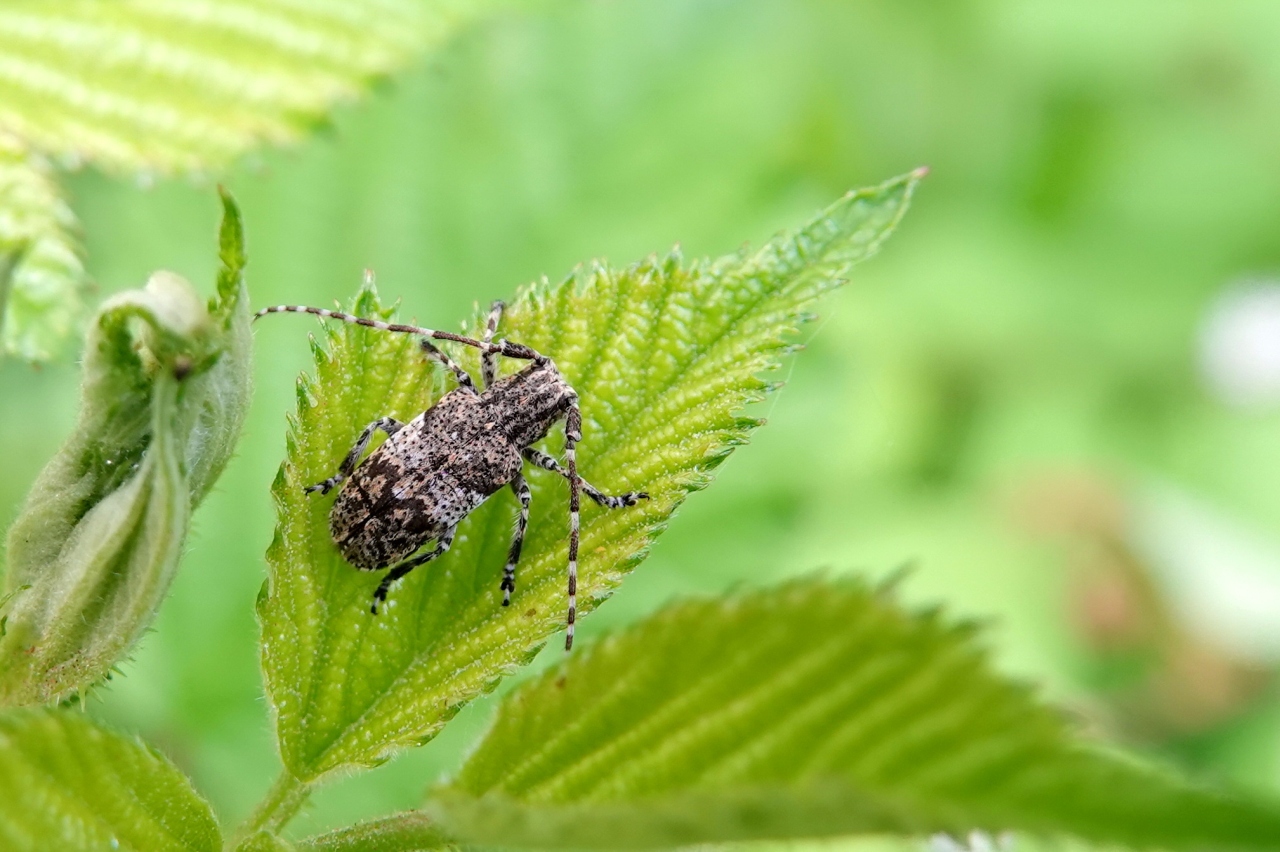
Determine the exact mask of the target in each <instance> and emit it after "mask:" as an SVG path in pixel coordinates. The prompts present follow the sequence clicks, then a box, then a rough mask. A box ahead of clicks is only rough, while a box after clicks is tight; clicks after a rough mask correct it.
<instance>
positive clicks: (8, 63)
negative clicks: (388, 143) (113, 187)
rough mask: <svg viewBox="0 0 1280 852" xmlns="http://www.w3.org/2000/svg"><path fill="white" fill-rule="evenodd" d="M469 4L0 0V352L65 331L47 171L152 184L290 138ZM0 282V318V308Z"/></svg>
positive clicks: (77, 292) (37, 356) (60, 245)
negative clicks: (98, 172) (85, 171)
mask: <svg viewBox="0 0 1280 852" xmlns="http://www.w3.org/2000/svg"><path fill="white" fill-rule="evenodd" d="M479 6H480V4H479V3H478V2H476V0H306V2H299V0H181V2H175V0H112V2H101V0H60V2H55V0H7V2H5V3H3V4H0V93H2V95H0V257H2V256H3V255H4V254H5V253H7V252H9V251H11V250H12V248H13V247H14V246H18V247H22V246H25V247H26V250H25V254H24V256H23V258H22V260H21V263H20V264H19V266H18V268H17V270H16V272H15V274H14V276H13V281H12V284H11V286H10V287H9V288H8V289H9V291H10V292H9V294H8V295H9V301H10V305H9V308H8V310H7V317H5V320H4V324H3V327H2V328H0V350H4V351H8V352H10V353H13V354H15V355H17V356H19V357H22V358H26V359H29V360H45V359H48V358H51V357H53V356H55V355H56V354H58V353H59V352H60V351H61V349H62V347H63V345H64V343H65V342H66V341H67V340H68V339H69V338H71V337H73V336H74V335H75V333H76V332H77V331H78V330H79V328H80V320H81V317H82V312H83V310H84V291H85V289H86V281H85V276H84V270H83V266H82V262H81V248H80V244H79V238H78V226H77V223H76V220H75V217H74V215H73V214H72V213H71V211H70V209H69V208H68V206H67V204H66V202H65V201H64V200H63V198H62V196H61V193H60V192H59V190H58V189H57V187H56V184H55V183H54V181H53V177H52V169H51V167H50V164H54V165H57V166H60V167H63V168H77V167H79V166H80V165H82V164H86V163H90V164H93V165H96V166H98V167H99V168H102V169H105V170H107V171H109V172H113V173H126V174H136V175H137V176H138V177H139V179H140V180H142V181H143V182H144V183H145V182H149V181H150V180H151V179H152V178H153V177H154V176H157V175H169V174H175V173H189V174H196V173H204V172H208V171H214V170H218V169H220V168H222V167H224V166H226V165H228V164H229V163H231V162H232V161H233V160H234V159H235V158H237V157H239V156H240V155H242V154H244V153H246V152H248V151H251V150H253V149H254V148H256V147H258V146H260V145H282V144H290V143H293V142H296V141H297V140H298V139H299V138H301V136H302V135H303V134H304V133H305V132H307V131H308V130H310V129H312V128H314V127H315V126H316V125H318V124H320V123H322V122H323V121H324V120H325V116H326V115H327V113H328V112H329V111H330V110H332V108H333V107H334V106H335V105H336V104H338V103H341V102H344V101H352V100H354V99H355V98H356V97H357V96H358V95H360V94H361V93H362V92H363V91H364V89H365V88H366V87H367V86H368V85H369V83H370V82H372V81H374V80H376V79H378V78H380V77H383V76H385V75H388V74H390V73H392V72H394V71H396V70H398V69H400V68H402V67H404V66H405V65H407V64H408V63H409V62H410V61H411V60H412V59H413V58H414V57H416V56H418V55H419V54H421V53H422V52H423V51H424V50H426V49H428V48H430V47H433V46H435V45H437V44H439V43H441V42H442V41H443V40H444V39H445V38H447V37H448V36H449V35H450V34H451V33H452V32H453V31H454V30H456V29H457V28H458V26H459V25H460V24H462V23H463V22H464V21H465V20H466V19H467V18H468V17H470V16H471V15H472V14H473V13H474V11H475V10H476V9H477V8H479ZM5 289H6V288H5V287H4V286H3V285H0V316H3V315H4V314H5V313H6V311H5V309H4V303H5V299H4V296H5Z"/></svg>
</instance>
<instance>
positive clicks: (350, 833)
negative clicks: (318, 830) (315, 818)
mask: <svg viewBox="0 0 1280 852" xmlns="http://www.w3.org/2000/svg"><path fill="white" fill-rule="evenodd" d="M448 848H455V845H454V843H453V841H451V840H450V839H449V838H447V837H446V836H445V835H444V834H442V833H441V831H440V829H439V827H438V826H437V825H436V824H435V823H434V822H432V821H431V820H429V819H428V818H427V816H426V815H425V814H423V813H419V812H417V811H409V812H407V813H400V814H394V815H392V816H389V817H383V818H382V819H376V820H370V821H369V822H362V823H360V824H358V825H353V826H351V827H350V828H343V829H339V830H337V831H331V832H329V833H328V834H321V835H319V836H317V837H312V838H310V839H308V840H304V841H301V842H300V843H298V844H297V849H298V852H427V850H431V849H448Z"/></svg>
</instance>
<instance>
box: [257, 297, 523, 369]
mask: <svg viewBox="0 0 1280 852" xmlns="http://www.w3.org/2000/svg"><path fill="white" fill-rule="evenodd" d="M267 314H315V315H316V316H318V317H323V318H324V319H336V320H341V321H342V322H350V323H355V324H356V325H363V326H365V327H367V328H376V329H378V330H379V331H395V332H400V333H401V334H414V335H417V336H419V337H430V338H432V339H434V340H451V341H453V342H454V343H461V344H462V345H464V346H474V347H475V348H476V349H479V350H480V351H481V352H491V353H493V354H494V355H502V356H505V357H507V358H520V359H522V360H524V361H543V360H545V356H543V355H540V354H538V353H537V352H535V351H534V350H532V349H530V348H529V347H528V346H523V345H521V344H519V343H511V342H509V341H506V340H499V341H497V342H496V343H489V342H487V341H484V340H476V339H475V338H474V337H464V336H462V335H461V334H454V333H453V332H451V331H438V330H436V329H434V328H423V327H422V326H419V325H405V324H404V323H398V322H382V321H381V320H372V319H368V318H367V317H358V316H355V315H354V314H344V313H343V312H342V311H331V310H329V309H328V308H313V307H310V306H308V305H272V306H271V307H269V308H263V309H262V310H260V311H258V312H257V313H256V314H254V315H253V318H254V319H255V320H256V319H258V318H259V317H265V316H266V315H267Z"/></svg>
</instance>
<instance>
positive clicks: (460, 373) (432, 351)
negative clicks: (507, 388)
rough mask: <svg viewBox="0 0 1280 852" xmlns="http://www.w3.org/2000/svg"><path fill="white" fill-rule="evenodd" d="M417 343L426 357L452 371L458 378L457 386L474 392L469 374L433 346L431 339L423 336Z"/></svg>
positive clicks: (474, 386) (473, 385)
mask: <svg viewBox="0 0 1280 852" xmlns="http://www.w3.org/2000/svg"><path fill="white" fill-rule="evenodd" d="M418 345H419V346H421V347H422V351H423V352H424V353H425V354H426V356H427V357H428V358H434V359H436V360H437V361H439V362H440V363H441V364H444V365H445V367H447V368H448V369H449V370H451V371H452V372H453V375H454V377H455V378H456V379H457V380H458V387H460V388H468V389H470V390H471V391H472V392H473V393H474V392H475V389H476V384H475V382H473V381H471V374H470V373H468V372H467V371H466V370H464V369H462V368H461V367H459V366H458V365H457V364H455V363H454V362H453V359H452V358H450V357H449V356H448V355H446V354H444V353H443V352H441V351H440V350H439V349H437V348H436V347H435V346H433V345H432V344H431V341H430V340H427V339H426V338H425V337H424V338H422V339H421V340H419V341H418Z"/></svg>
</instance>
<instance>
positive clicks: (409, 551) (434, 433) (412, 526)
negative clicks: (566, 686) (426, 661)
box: [254, 301, 649, 650]
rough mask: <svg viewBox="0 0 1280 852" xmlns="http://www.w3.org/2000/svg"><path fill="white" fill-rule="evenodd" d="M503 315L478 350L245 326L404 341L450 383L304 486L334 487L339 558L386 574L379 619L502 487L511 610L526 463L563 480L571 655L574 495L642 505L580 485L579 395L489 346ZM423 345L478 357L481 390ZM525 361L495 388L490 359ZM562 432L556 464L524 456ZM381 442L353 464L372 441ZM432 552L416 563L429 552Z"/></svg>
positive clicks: (510, 349)
mask: <svg viewBox="0 0 1280 852" xmlns="http://www.w3.org/2000/svg"><path fill="white" fill-rule="evenodd" d="M503 310H504V305H503V303H502V302H500V301H499V302H494V303H493V306H492V307H491V309H490V311H489V316H488V320H487V322H486V324H485V331H484V336H483V338H482V339H480V340H476V339H475V338H471V337H465V336H463V335H459V334H453V333H451V332H447V331H437V330H435V329H429V328H422V327H419V326H413V325H404V324H401V323H388V322H382V321H379V320H372V319H367V318H365V317H358V316H354V315H352V314H346V313H341V312H339V311H331V310H327V309H325V308H313V307H308V306H306V305H276V306H273V307H268V308H263V309H262V310H260V311H258V312H257V313H256V314H255V315H254V319H257V318H259V317H263V316H266V315H267V314H274V313H308V314H315V315H316V316H319V317H322V318H324V319H334V320H341V321H342V322H349V323H355V324H357V325H362V326H367V327H369V328H376V329H380V330H382V331H389V332H397V333H404V334H412V335H415V336H417V337H418V338H419V346H420V347H421V349H422V351H423V353H424V354H425V355H426V356H427V357H430V358H433V359H435V360H436V361H438V362H440V363H441V364H443V365H444V366H445V368H447V369H448V370H449V371H450V372H452V373H453V375H454V377H455V379H456V380H457V387H455V388H454V389H453V390H451V391H449V392H448V393H446V394H445V395H444V396H442V397H441V398H440V399H439V400H438V401H437V402H436V403H435V404H434V405H432V406H431V407H430V408H428V409H427V410H426V411H424V412H422V413H421V414H419V415H418V416H417V417H415V418H414V419H413V420H411V421H409V422H408V423H401V422H399V421H397V420H395V419H393V418H390V417H382V418H379V419H378V420H375V421H373V422H372V423H370V424H369V425H368V426H366V427H365V428H364V430H363V431H362V432H361V433H360V437H359V438H357V439H356V442H355V445H354V446H352V448H351V450H350V452H348V453H347V455H346V457H345V458H344V459H343V460H342V463H341V465H339V467H338V471H337V473H335V474H334V475H333V476H331V477H329V478H328V479H326V480H324V481H323V482H319V483H317V484H315V485H309V486H307V488H306V491H307V492H308V493H316V492H319V493H320V494H328V493H329V492H330V491H331V490H333V489H334V488H338V487H340V490H339V492H338V496H337V499H336V500H335V501H334V504H333V508H332V509H331V510H330V513H329V532H330V534H331V535H332V537H333V542H334V544H335V545H337V547H338V550H339V551H341V553H342V555H343V557H344V558H345V559H346V560H347V561H348V562H349V563H351V564H352V565H353V566H355V567H356V568H358V569H360V570H361V571H381V570H385V569H389V570H387V574H386V575H385V576H384V577H383V578H382V581H381V582H380V583H379V584H378V587H377V589H376V590H375V591H374V593H373V603H372V605H371V606H370V611H371V612H372V613H373V614H374V615H377V613H378V606H379V604H382V603H385V602H386V600H387V595H388V593H389V592H390V590H391V586H392V584H394V583H395V582H396V581H397V580H400V579H401V578H402V577H404V576H405V575H406V574H408V573H409V572H410V571H412V570H413V569H414V568H417V567H418V566H420V565H425V564H426V563H428V562H430V561H432V560H433V559H436V558H438V557H440V556H442V555H443V554H444V553H446V552H447V551H448V550H449V547H450V546H451V545H452V544H453V539H454V535H455V533H456V532H457V529H458V524H459V523H460V522H461V521H462V520H463V518H465V517H466V516H467V515H469V514H470V513H471V512H472V511H474V510H475V509H476V507H478V506H479V505H480V504H481V503H483V502H484V501H485V500H487V499H488V498H489V497H491V496H492V495H494V494H495V493H497V492H498V491H499V490H501V489H502V488H504V487H509V488H510V489H511V490H512V491H513V492H514V493H515V495H516V498H517V499H518V500H519V502H520V515H519V519H518V520H517V522H516V529H515V532H514V534H513V536H512V539H511V546H510V548H509V549H508V551H507V561H506V565H505V566H504V568H503V572H502V583H501V586H500V588H501V589H502V605H503V606H509V605H510V604H511V593H512V592H513V591H515V587H516V566H517V564H518V563H519V561H520V550H521V548H522V546H523V544H524V536H525V531H526V529H527V527H528V524H529V506H530V502H531V495H530V492H529V486H528V483H526V482H525V479H524V475H523V468H524V462H526V461H527V462H530V463H532V464H534V465H536V466H537V467H540V468H542V469H543V470H547V471H551V472H552V473H556V474H559V475H560V476H563V477H564V478H565V479H567V480H568V482H569V576H568V590H569V609H568V615H567V617H566V625H567V632H566V634H565V650H569V649H570V648H572V647H573V631H574V623H575V621H576V619H577V593H578V541H579V519H578V516H579V503H580V495H581V493H582V492H586V494H587V496H588V497H590V498H591V499H592V500H594V501H595V502H596V503H598V504H600V505H601V506H604V507H606V508H610V509H620V508H623V507H626V506H634V505H636V504H637V503H638V502H639V501H640V500H647V499H648V498H649V495H648V494H647V493H645V492H643V491H630V492H627V493H625V494H620V495H608V494H604V493H603V492H601V491H600V490H599V489H597V488H595V487H594V486H592V485H591V484H590V483H588V482H586V481H585V480H583V478H582V477H581V476H579V475H578V464H577V455H576V450H577V443H578V442H579V441H581V440H582V412H581V410H580V409H579V407H578V394H577V392H576V391H574V389H573V387H572V386H571V385H570V384H569V383H568V381H566V380H565V378H564V376H563V375H562V374H561V373H560V371H559V370H558V369H556V365H555V362H553V361H552V360H551V359H550V358H548V357H547V356H546V355H543V354H542V353H540V352H537V351H536V350H534V349H531V348H530V347H528V346H524V345H522V344H519V343H512V342H510V341H507V340H502V339H499V340H496V341H495V340H494V339H493V338H494V334H495V333H496V332H497V329H498V323H499V322H500V321H501V319H502V313H503ZM432 340H447V341H452V342H454V343H460V344H463V345H466V346H472V347H475V348H477V349H479V350H480V353H481V356H480V363H481V374H482V379H483V382H484V385H483V388H477V387H476V384H475V382H474V381H473V380H472V378H471V376H470V374H468V373H467V371H466V370H464V369H462V367H460V366H458V365H457V364H456V363H454V361H453V360H452V359H450V358H449V356H448V355H446V354H445V353H444V352H442V351H440V350H439V349H438V348H436V346H435V345H434V344H432V342H431V341H432ZM498 356H503V357H506V358H515V359H519V360H522V361H527V362H528V365H527V366H526V367H524V368H523V369H522V370H520V371H519V372H516V373H514V374H512V375H510V376H506V377H504V378H501V379H499V378H497V358H498ZM562 420H563V422H564V464H563V466H562V465H561V464H560V463H559V462H557V461H556V460H555V459H554V458H553V457H551V456H549V455H547V454H546V453H543V452H541V451H539V450H537V449H535V448H534V447H533V445H534V444H535V443H537V442H538V441H540V440H542V439H543V438H545V437H546V436H547V434H548V433H549V432H550V431H551V429H552V427H553V426H555V424H556V423H557V422H559V421H562ZM379 430H380V431H382V432H385V433H386V435H387V440H386V441H385V442H383V444H382V445H381V446H380V447H378V448H377V449H376V450H374V451H373V452H372V453H370V454H369V457H368V458H366V459H364V461H361V457H362V456H363V455H364V451H365V449H366V448H367V447H368V445H369V442H370V441H371V440H372V439H373V436H374V434H375V433H376V432H378V431H379ZM433 540H434V541H435V545H434V546H433V547H432V548H430V549H428V550H423V551H422V552H420V553H419V550H421V548H422V547H423V546H424V545H426V544H427V542H429V541H433Z"/></svg>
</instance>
